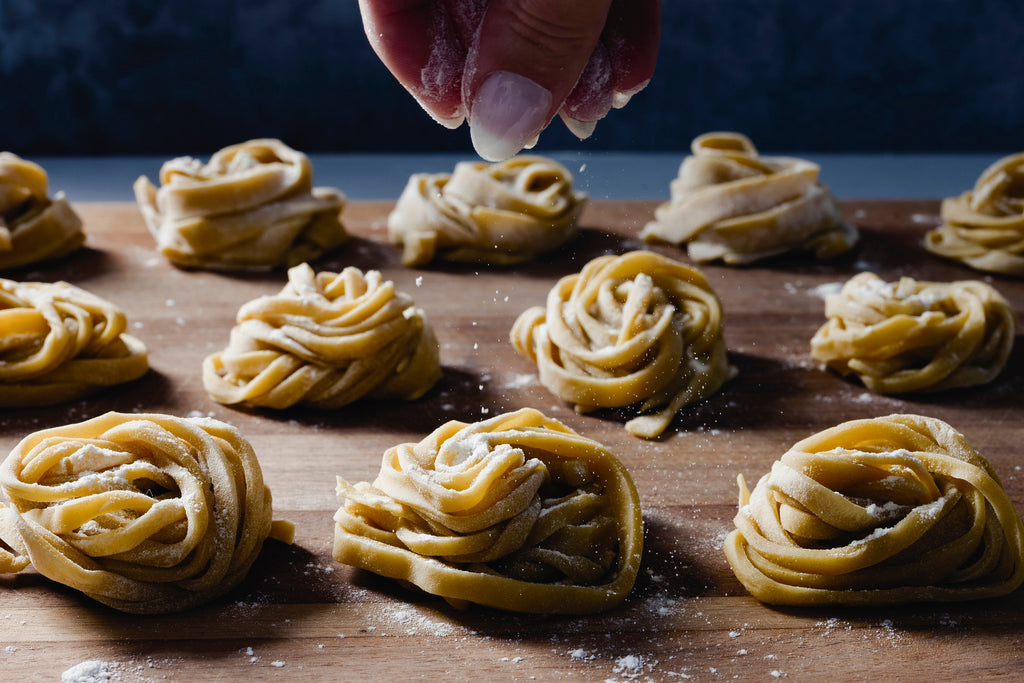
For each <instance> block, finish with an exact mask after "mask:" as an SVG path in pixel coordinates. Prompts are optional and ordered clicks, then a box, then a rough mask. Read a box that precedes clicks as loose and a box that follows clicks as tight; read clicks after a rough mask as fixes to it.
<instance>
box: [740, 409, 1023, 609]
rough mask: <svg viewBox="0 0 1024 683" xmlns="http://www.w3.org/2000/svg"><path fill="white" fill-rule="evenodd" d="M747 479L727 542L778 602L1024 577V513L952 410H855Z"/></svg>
mask: <svg viewBox="0 0 1024 683" xmlns="http://www.w3.org/2000/svg"><path fill="white" fill-rule="evenodd" d="M739 483H740V509H739V513H738V514H737V515H736V518H735V522H736V530H735V531H733V532H732V533H731V534H730V535H729V536H728V538H727V539H726V542H725V552H726V556H727V558H728V560H729V564H730V565H731V566H732V569H733V572H735V574H736V578H738V579H739V580H740V582H741V583H742V584H743V585H744V587H746V589H747V590H748V591H750V593H751V594H752V595H753V596H754V597H755V598H757V599H758V600H760V601H762V602H766V603H771V604H778V605H820V604H851V605H858V604H882V603H897V602H917V601H953V600H973V599H979V598H991V597H997V596H1001V595H1006V594H1008V593H1010V592H1012V591H1014V590H1016V589H1017V587H1018V586H1020V585H1021V583H1022V582H1024V525H1022V523H1021V518H1020V516H1019V515H1018V514H1017V511H1016V509H1015V508H1014V506H1013V503H1012V502H1011V501H1010V499H1009V498H1008V497H1007V495H1006V492H1005V491H1004V490H1003V488H1002V485H1001V484H1000V482H999V478H998V477H997V476H996V473H995V472H994V471H993V470H992V467H991V466H990V465H989V463H988V462H987V461H986V460H985V459H984V458H983V457H982V456H981V455H980V454H979V453H977V451H975V450H974V449H973V448H972V447H971V446H970V444H968V443H967V441H966V439H964V437H963V435H961V434H960V433H959V432H957V431H956V430H954V429H953V428H952V427H950V426H949V425H948V424H946V423H945V422H942V421H941V420H937V419H935V418H930V417H922V416H919V415H889V416H888V417H879V418H874V419H867V420H854V421H851V422H846V423H844V424H840V425H838V426H836V427H832V428H831V429H827V430H825V431H823V432H820V433H818V434H815V435H813V436H811V437H808V438H807V439H804V440H803V441H801V442H799V443H797V444H796V445H794V446H793V447H792V448H791V449H790V450H789V451H788V452H786V453H785V455H783V456H782V458H781V459H779V460H778V461H777V462H776V463H774V464H773V465H772V469H771V472H770V473H769V474H766V475H764V476H763V477H762V478H761V479H760V480H759V481H758V482H757V485H756V486H755V487H754V490H753V491H750V490H748V489H747V487H746V485H745V483H744V481H743V477H742V476H740V478H739Z"/></svg>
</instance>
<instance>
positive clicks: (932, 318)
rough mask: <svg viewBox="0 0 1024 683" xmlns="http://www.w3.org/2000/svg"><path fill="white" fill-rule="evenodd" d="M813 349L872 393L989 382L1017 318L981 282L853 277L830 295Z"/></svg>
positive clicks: (1002, 361) (1006, 352)
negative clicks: (837, 291)
mask: <svg viewBox="0 0 1024 683" xmlns="http://www.w3.org/2000/svg"><path fill="white" fill-rule="evenodd" d="M825 315H826V316H827V317H828V322H826V323H825V324H824V325H822V327H821V328H820V329H819V330H818V331H817V332H816V333H815V334H814V337H813V338H812V339H811V355H812V356H813V357H814V358H815V359H816V360H819V361H824V362H825V363H826V364H827V365H828V367H830V368H832V369H833V370H835V371H836V372H839V373H840V374H842V375H848V374H855V375H857V377H859V378H860V380H861V381H862V382H863V383H864V385H865V386H866V387H868V388H869V389H871V390H872V391H875V392H878V393H882V394H898V393H905V392H913V391H941V390H944V389H951V388H956V387H969V386H975V385H978V384H984V383H986V382H990V381H991V380H993V379H995V377H996V376H997V375H998V374H999V373H1000V372H1002V370H1003V368H1004V367H1005V366H1006V361H1007V358H1009V356H1010V351H1011V350H1012V349H1013V341H1014V338H1015V336H1016V327H1017V320H1016V315H1015V313H1014V312H1013V309H1011V308H1010V305H1009V304H1008V303H1007V301H1006V299H1004V298H1003V297H1002V296H1001V295H1000V294H999V292H997V291H996V290H995V289H994V288H992V287H991V286H990V285H987V284H985V283H984V282H980V281H976V280H974V281H972V280H967V281H962V282H949V283H942V282H919V281H917V280H913V279H911V278H909V277H904V278H900V280H899V281H897V282H891V283H888V282H884V281H883V280H882V279H881V278H879V277H878V276H877V275H875V274H873V273H867V272H865V273H860V274H858V275H855V276H854V277H853V278H851V279H850V280H849V281H847V282H846V284H844V285H843V288H842V290H840V292H839V293H838V294H831V295H829V296H828V297H827V299H826V301H825Z"/></svg>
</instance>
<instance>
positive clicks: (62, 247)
mask: <svg viewBox="0 0 1024 683" xmlns="http://www.w3.org/2000/svg"><path fill="white" fill-rule="evenodd" d="M48 188H49V178H47V175H46V171H44V170H43V168H42V167H41V166H39V165H38V164H35V163H32V162H31V161H27V160H25V159H22V158H21V157H19V156H17V155H15V154H11V153H10V152H0V270H6V269H8V268H16V267H18V266H24V265H28V264H31V263H36V262H38V261H48V260H51V259H56V258H60V257H62V256H65V255H67V254H69V253H71V252H72V251H74V250H76V249H78V248H79V247H81V246H82V244H83V243H84V242H85V233H84V232H82V221H81V219H80V218H79V217H78V214H76V213H75V211H74V209H72V208H71V205H70V204H69V203H68V200H67V197H65V196H64V193H63V192H58V193H57V194H56V195H54V196H53V197H52V198H51V197H50V196H49V195H48V192H49V189H48Z"/></svg>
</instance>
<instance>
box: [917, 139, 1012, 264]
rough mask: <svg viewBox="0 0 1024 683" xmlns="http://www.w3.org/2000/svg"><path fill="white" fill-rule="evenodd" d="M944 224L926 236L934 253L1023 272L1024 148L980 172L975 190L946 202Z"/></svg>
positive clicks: (926, 244)
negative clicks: (1023, 150) (1022, 150)
mask: <svg viewBox="0 0 1024 683" xmlns="http://www.w3.org/2000/svg"><path fill="white" fill-rule="evenodd" d="M941 213H942V225H940V226H939V227H938V228H936V229H935V230H932V231H931V232H929V233H928V234H927V235H925V241H924V245H925V247H927V248H928V250H929V251H931V252H932V253H934V254H938V255H939V256H943V257H945V258H948V259H953V260H956V261H961V262H963V263H965V264H967V265H968V266H970V267H972V268H975V269H977V270H983V271H986V272H989V273H999V274H1001V275H1015V276H1017V277H1022V276H1024V152H1021V153H1019V154H1012V155H1010V156H1007V157H1004V158H1002V159H1000V160H999V161H997V162H995V163H994V164H992V165H991V166H989V167H988V168H987V169H985V171H984V172H983V173H982V174H981V176H979V178H978V181H977V182H976V183H975V184H974V190H973V191H970V190H969V191H967V192H964V193H963V194H961V195H960V196H959V197H950V198H947V199H945V200H943V202H942V212H941Z"/></svg>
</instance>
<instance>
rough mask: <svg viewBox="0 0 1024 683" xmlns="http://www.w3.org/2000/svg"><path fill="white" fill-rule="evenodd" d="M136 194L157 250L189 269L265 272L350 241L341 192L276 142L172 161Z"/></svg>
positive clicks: (254, 142)
mask: <svg viewBox="0 0 1024 683" xmlns="http://www.w3.org/2000/svg"><path fill="white" fill-rule="evenodd" d="M160 184H161V186H160V188H159V189H158V188H157V187H155V186H154V185H153V184H152V183H151V182H150V181H149V179H148V178H146V177H145V176H142V177H140V178H139V179H138V180H136V181H135V198H136V201H137V202H138V205H139V209H140V210H141V211H142V216H143V218H145V220H146V225H147V226H148V228H149V231H150V233H152V235H153V238H154V239H155V240H156V242H157V248H158V249H159V250H160V252H161V253H162V254H163V255H164V256H166V257H167V258H168V259H170V260H171V262H173V263H175V264H177V265H179V266H184V267H189V268H210V269H220V270H264V269H269V268H274V267H279V266H294V265H296V264H299V263H303V262H305V261H311V260H314V259H316V258H318V257H319V256H321V255H322V254H324V253H326V252H328V251H330V250H332V249H334V248H335V247H337V246H338V245H340V244H342V243H343V242H344V241H345V240H347V239H348V234H347V233H346V232H345V228H344V227H343V226H342V224H341V221H340V219H339V214H340V213H341V210H342V208H343V207H344V206H345V201H346V199H345V196H344V195H343V194H342V193H341V192H339V191H338V190H335V189H333V188H326V187H313V166H312V164H310V162H309V158H308V157H306V155H305V154H303V153H301V152H298V151H296V150H294V149H292V148H290V147H288V146H287V145H285V144H284V143H282V142H281V141H280V140H274V139H261V140H250V141H248V142H243V143H241V144H238V145H232V146H230V147H225V148H224V149H222V150H220V151H219V152H217V153H216V154H214V155H213V156H212V157H211V158H210V162H209V163H208V164H206V165H203V164H202V163H201V162H200V161H198V160H197V159H192V158H190V157H180V158H177V159H171V160H170V161H167V162H165V163H164V165H163V166H162V167H161V168H160Z"/></svg>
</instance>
